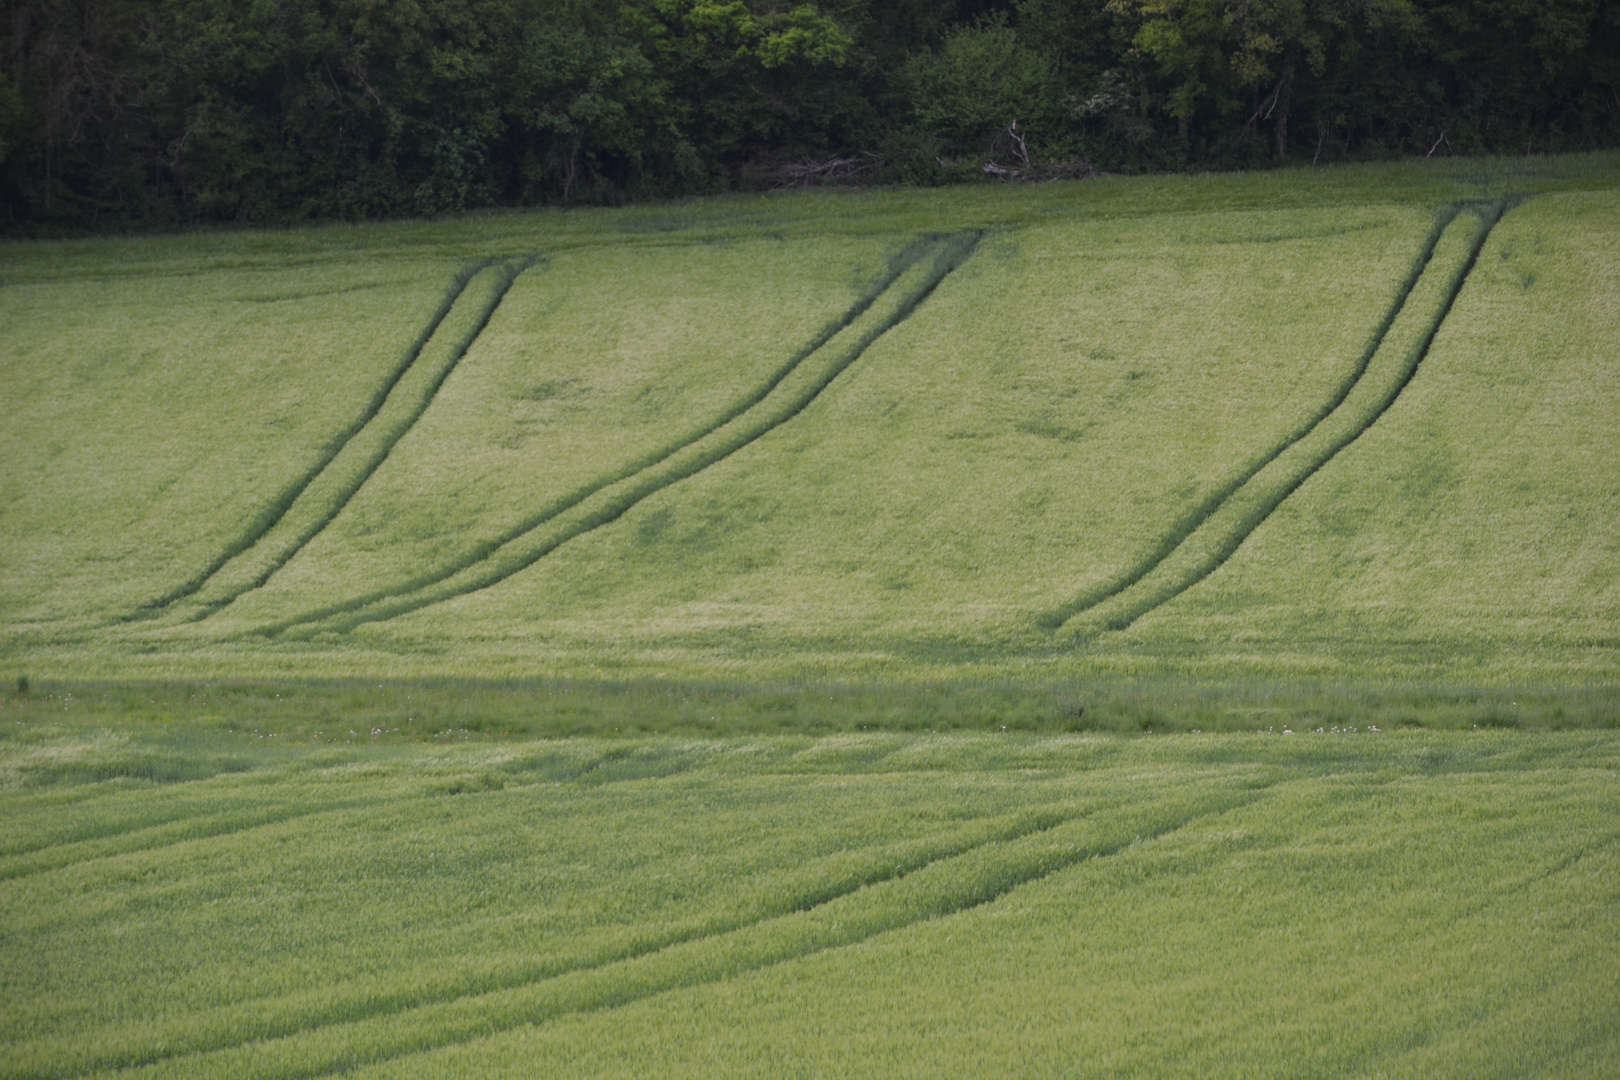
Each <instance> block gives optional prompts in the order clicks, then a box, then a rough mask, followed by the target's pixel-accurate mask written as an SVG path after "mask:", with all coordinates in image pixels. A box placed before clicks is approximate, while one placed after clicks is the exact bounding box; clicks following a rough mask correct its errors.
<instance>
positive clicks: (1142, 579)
mask: <svg viewBox="0 0 1620 1080" xmlns="http://www.w3.org/2000/svg"><path fill="white" fill-rule="evenodd" d="M1510 208H1511V206H1510V204H1509V203H1508V202H1507V201H1499V202H1493V203H1489V204H1485V205H1462V204H1459V205H1456V206H1452V207H1448V208H1447V209H1446V210H1445V211H1444V212H1442V214H1441V215H1440V216H1439V217H1438V218H1437V219H1436V224H1435V227H1434V229H1433V230H1431V232H1430V234H1429V236H1428V238H1427V240H1426V241H1425V243H1424V246H1423V249H1422V251H1421V253H1420V255H1419V257H1418V260H1417V262H1416V263H1415V264H1414V266H1413V268H1412V271H1411V273H1409V274H1408V276H1407V279H1406V280H1405V281H1404V282H1403V283H1402V287H1401V289H1400V290H1399V292H1398V293H1397V295H1396V298H1395V301H1394V302H1393V303H1392V304H1391V306H1390V309H1389V310H1388V311H1387V312H1386V313H1385V316H1384V318H1383V320H1382V322H1381V323H1380V325H1379V327H1378V329H1377V331H1376V332H1375V334H1374V336H1373V340H1372V343H1371V344H1370V345H1369V346H1368V348H1367V350H1366V351H1365V352H1364V353H1363V354H1362V357H1361V359H1360V361H1359V362H1358V363H1357V365H1356V367H1355V369H1354V370H1353V371H1352V372H1351V375H1350V377H1349V378H1347V379H1346V380H1345V381H1344V382H1343V383H1342V384H1341V385H1340V387H1339V388H1338V389H1337V390H1336V391H1335V393H1334V395H1333V396H1332V397H1331V398H1330V399H1329V400H1328V401H1327V403H1325V405H1324V406H1323V407H1322V408H1320V409H1318V410H1317V412H1316V413H1315V414H1314V415H1313V416H1312V417H1311V418H1310V419H1309V420H1308V421H1307V422H1306V423H1305V424H1303V425H1301V427H1299V428H1297V429H1295V431H1293V432H1290V433H1289V435H1288V436H1287V437H1286V438H1285V439H1284V440H1283V441H1281V442H1279V443H1278V444H1277V445H1276V446H1275V447H1274V448H1273V449H1272V450H1271V451H1270V452H1269V453H1267V454H1266V455H1265V456H1263V457H1262V458H1261V459H1259V460H1258V461H1257V462H1256V463H1255V464H1254V465H1252V466H1250V467H1249V468H1247V469H1245V470H1244V471H1243V472H1242V473H1241V474H1240V475H1239V476H1238V477H1236V478H1235V479H1234V480H1233V481H1231V482H1229V483H1228V484H1226V485H1224V486H1223V487H1222V488H1221V489H1220V490H1218V491H1217V492H1215V493H1214V494H1213V495H1211V496H1210V497H1209V498H1208V499H1206V500H1205V501H1204V502H1202V503H1200V504H1199V506H1198V507H1196V508H1195V509H1194V511H1192V512H1191V513H1190V514H1189V515H1188V516H1187V517H1186V518H1184V519H1183V520H1182V521H1181V522H1178V523H1177V527H1176V528H1175V529H1173V530H1172V531H1171V533H1170V535H1169V536H1168V537H1167V538H1166V539H1165V540H1164V541H1163V542H1162V543H1161V544H1159V545H1158V546H1157V547H1156V548H1154V550H1153V551H1152V552H1150V553H1149V555H1148V556H1147V557H1146V558H1144V559H1143V560H1141V561H1140V562H1138V563H1137V564H1135V565H1134V566H1132V567H1131V568H1130V569H1129V570H1128V571H1127V572H1126V573H1124V574H1122V575H1120V576H1119V577H1117V578H1115V579H1113V580H1112V581H1110V582H1108V583H1107V584H1105V585H1103V586H1101V587H1099V588H1097V589H1095V590H1093V591H1092V592H1090V593H1087V594H1086V595H1084V596H1082V597H1080V598H1079V599H1077V600H1075V601H1074V602H1072V603H1070V604H1068V605H1065V606H1064V607H1063V608H1060V609H1058V610H1057V611H1055V612H1053V613H1051V614H1050V615H1049V616H1047V617H1046V618H1045V619H1043V620H1042V624H1043V625H1044V626H1045V627H1046V628H1047V629H1059V628H1063V627H1065V626H1067V627H1068V629H1069V631H1070V632H1071V633H1074V634H1075V635H1076V636H1079V637H1085V636H1088V635H1091V634H1095V633H1100V632H1107V631H1115V630H1123V629H1126V628H1127V627H1129V626H1131V625H1132V624H1133V623H1134V622H1136V620H1137V619H1139V618H1141V617H1142V616H1143V615H1145V614H1147V613H1148V612H1149V611H1152V610H1153V609H1154V608H1157V607H1159V606H1161V605H1163V604H1165V603H1167V602H1169V601H1170V600H1173V599H1174V598H1175V597H1177V596H1179V595H1181V593H1183V592H1185V591H1186V590H1188V589H1190V588H1192V587H1193V586H1194V585H1196V584H1198V582H1200V581H1202V580H1204V578H1206V577H1208V576H1209V575H1210V574H1212V573H1214V572H1215V571H1216V570H1218V569H1219V568H1220V567H1221V566H1222V565H1223V564H1224V563H1225V562H1226V561H1227V560H1228V559H1229V558H1231V556H1232V555H1233V554H1234V553H1235V552H1236V551H1237V549H1238V548H1239V547H1241V546H1242V544H1243V542H1244V541H1245V540H1247V539H1248V537H1249V536H1250V535H1251V534H1252V533H1253V532H1254V530H1255V529H1257V528H1259V526H1260V524H1261V523H1262V522H1264V521H1265V519H1266V518H1268V517H1269V516H1270V515H1271V513H1272V512H1273V511H1274V510H1275V509H1276V508H1277V507H1278V506H1279V505H1281V504H1282V502H1283V501H1284V500H1285V499H1287V498H1288V496H1289V495H1291V494H1293V492H1294V491H1296V490H1297V489H1298V488H1299V487H1300V485H1302V484H1304V483H1305V481H1306V480H1308V479H1310V477H1311V476H1313V475H1315V473H1316V472H1317V471H1319V470H1320V469H1321V468H1322V467H1323V466H1324V465H1326V464H1327V463H1328V462H1329V461H1330V460H1332V459H1333V457H1334V456H1336V455H1337V454H1338V453H1339V451H1341V450H1343V449H1344V448H1345V447H1346V446H1349V445H1350V444H1351V443H1353V442H1354V441H1355V440H1356V439H1358V438H1360V437H1361V435H1362V434H1364V433H1365V432H1366V431H1367V430H1368V429H1369V428H1371V427H1372V425H1373V424H1375V423H1376V422H1377V421H1378V420H1379V418H1380V417H1382V416H1383V415H1384V413H1385V412H1387V411H1388V410H1389V408H1390V406H1391V405H1393V404H1394V402H1395V399H1396V398H1397V397H1399V396H1400V394H1401V392H1402V391H1403V390H1404V389H1405V388H1406V386H1407V384H1408V383H1410V382H1411V380H1412V378H1413V377H1414V376H1415V375H1416V373H1417V369H1418V366H1419V365H1420V364H1421V363H1422V361H1423V359H1424V357H1426V356H1427V355H1428V350H1429V346H1430V345H1431V344H1432V343H1433V341H1434V338H1435V335H1436V334H1437V333H1438V332H1439V329H1440V325H1441V323H1443V322H1444V321H1445V318H1446V316H1447V315H1448V314H1449V313H1450V311H1451V307H1452V305H1453V303H1454V302H1455V301H1456V298H1457V295H1458V294H1459V293H1460V292H1461V291H1462V287H1463V284H1464V283H1465V282H1466V281H1467V279H1468V275H1469V274H1470V273H1471V272H1472V270H1473V268H1474V264H1475V262H1476V261H1477V260H1478V258H1479V252H1480V250H1481V248H1482V247H1483V246H1484V244H1485V241H1486V239H1487V238H1488V237H1489V235H1490V232H1491V230H1492V229H1493V228H1494V227H1495V225H1496V223H1497V221H1498V220H1500V218H1501V217H1502V215H1503V214H1504V213H1505V212H1506V211H1507V210H1508V209H1510ZM1465 211H1467V212H1468V213H1470V214H1471V215H1473V216H1476V217H1477V218H1478V224H1477V227H1476V228H1475V230H1474V235H1473V238H1472V240H1471V241H1470V244H1469V247H1468V249H1467V253H1466V255H1465V256H1464V257H1463V259H1462V260H1461V261H1460V263H1458V264H1457V266H1456V268H1455V270H1454V271H1453V273H1452V275H1451V277H1450V280H1449V281H1448V282H1447V283H1446V285H1445V287H1444V291H1443V293H1442V295H1441V298H1440V303H1439V305H1438V307H1437V310H1436V313H1435V315H1434V316H1433V317H1432V318H1431V319H1430V320H1429V322H1428V324H1427V325H1426V326H1425V327H1424V328H1423V330H1422V331H1421V332H1420V334H1419V335H1418V338H1417V340H1416V342H1415V344H1414V346H1413V348H1412V349H1411V350H1410V351H1409V353H1408V354H1407V356H1406V357H1405V358H1404V360H1403V362H1402V363H1400V365H1399V366H1398V369H1397V371H1396V373H1395V374H1396V377H1395V378H1394V379H1393V380H1392V382H1391V384H1390V385H1389V386H1388V387H1387V388H1386V389H1385V391H1384V392H1383V393H1382V394H1380V395H1378V397H1377V398H1376V400H1375V401H1374V402H1373V403H1372V407H1371V408H1369V409H1368V410H1367V411H1366V413H1365V414H1364V415H1363V416H1362V417H1361V418H1360V419H1359V420H1358V421H1357V422H1355V423H1354V424H1352V425H1351V426H1350V427H1349V428H1348V429H1347V430H1346V431H1345V432H1342V433H1340V434H1339V435H1338V436H1336V437H1333V438H1331V439H1329V440H1327V441H1325V443H1324V445H1322V446H1320V447H1315V448H1311V447H1309V446H1308V441H1309V439H1310V437H1311V436H1312V435H1314V434H1317V433H1318V432H1320V431H1322V430H1324V429H1325V425H1326V424H1327V423H1328V421H1330V420H1334V419H1338V418H1339V414H1340V413H1341V412H1342V410H1343V408H1344V406H1345V404H1346V402H1347V401H1348V400H1349V399H1350V396H1351V394H1352V392H1354V391H1356V390H1357V389H1358V388H1361V387H1362V386H1363V385H1364V383H1365V377H1366V375H1367V372H1368V369H1369V367H1371V365H1372V361H1373V358H1374V357H1375V356H1377V355H1378V353H1379V351H1380V350H1381V349H1382V348H1383V347H1384V346H1385V344H1386V341H1387V339H1388V337H1389V333H1390V330H1391V328H1392V327H1394V325H1395V323H1396V320H1397V319H1398V318H1399V317H1400V315H1401V314H1402V312H1403V311H1404V309H1405V308H1406V307H1407V303H1408V301H1409V300H1410V298H1411V296H1412V293H1413V292H1414V291H1415V290H1416V289H1417V287H1418V284H1419V282H1420V281H1421V280H1422V278H1423V276H1424V274H1425V273H1426V272H1427V271H1429V270H1430V267H1431V263H1432V260H1433V258H1434V254H1435V250H1436V248H1437V247H1438V245H1439V243H1440V240H1441V237H1442V236H1443V235H1444V234H1445V232H1446V230H1447V229H1448V228H1450V227H1451V226H1452V225H1453V224H1454V222H1456V220H1457V218H1458V217H1459V215H1461V214H1462V213H1464V212H1465ZM1302 444H1305V445H1304V450H1303V451H1302V453H1303V456H1304V457H1305V460H1304V461H1302V462H1299V463H1295V464H1293V466H1292V468H1293V471H1292V473H1291V474H1289V475H1288V476H1287V477H1286V478H1285V479H1284V480H1283V481H1282V482H1280V483H1276V484H1275V486H1274V487H1273V488H1272V490H1271V491H1269V492H1261V491H1259V490H1258V488H1259V487H1262V486H1264V482H1265V477H1264V476H1263V475H1262V474H1263V473H1266V472H1267V471H1272V472H1275V471H1277V469H1279V468H1284V467H1287V466H1288V465H1289V464H1290V463H1289V462H1287V461H1285V460H1284V459H1285V456H1286V455H1288V454H1289V452H1290V451H1293V450H1295V449H1296V448H1297V447H1301V446H1302ZM1274 483H1275V482H1274ZM1245 499H1247V500H1250V501H1253V502H1254V504H1255V505H1254V506H1252V507H1250V508H1249V509H1248V510H1247V511H1245V512H1244V513H1243V514H1242V516H1241V518H1240V519H1239V521H1238V522H1236V523H1235V524H1234V525H1232V526H1231V527H1230V528H1229V529H1228V531H1227V534H1226V535H1225V536H1224V537H1222V538H1221V539H1220V540H1219V542H1217V543H1216V544H1215V545H1214V547H1213V549H1212V551H1211V552H1210V553H1209V554H1208V555H1207V556H1206V557H1204V558H1202V559H1200V560H1198V561H1197V562H1196V564H1195V565H1194V566H1192V567H1190V568H1188V569H1186V570H1184V571H1182V572H1181V573H1179V574H1176V575H1174V580H1172V581H1168V582H1163V581H1160V582H1155V581H1154V580H1152V579H1153V578H1155V577H1163V576H1166V574H1164V573H1157V574H1156V572H1157V571H1161V570H1162V569H1164V568H1165V567H1167V566H1168V565H1169V564H1170V563H1172V562H1173V561H1174V557H1175V556H1176V555H1178V554H1179V553H1180V552H1181V550H1182V549H1183V548H1184V547H1185V546H1186V545H1187V544H1188V542H1189V541H1191V540H1193V539H1194V538H1195V536H1197V535H1199V534H1201V533H1207V532H1208V531H1209V528H1212V527H1218V526H1219V525H1220V522H1219V520H1217V519H1218V515H1220V514H1221V513H1222V512H1223V511H1226V510H1229V509H1230V508H1231V507H1232V506H1235V505H1238V503H1239V502H1240V501H1243V500H1245ZM1133 591H1134V592H1135V593H1136V594H1139V595H1134V596H1133V595H1131V594H1132V593H1133ZM1116 598H1119V599H1120V600H1121V602H1120V603H1119V604H1116V605H1111V608H1112V610H1108V611H1107V612H1106V614H1102V615H1100V616H1098V617H1096V618H1092V619H1082V618H1081V617H1083V616H1086V615H1087V614H1092V615H1097V614H1098V611H1099V609H1102V608H1104V607H1105V605H1107V604H1108V602H1109V601H1111V600H1115V599H1116ZM1077 619H1081V622H1082V624H1081V625H1074V624H1075V621H1076V620H1077Z"/></svg>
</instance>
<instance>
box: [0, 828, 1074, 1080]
mask: <svg viewBox="0 0 1620 1080" xmlns="http://www.w3.org/2000/svg"><path fill="white" fill-rule="evenodd" d="M345 809H353V807H349V808H345ZM1095 812H1097V811H1096V808H1095V807H1092V808H1089V809H1088V808H1084V807H1077V806H1075V805H1073V804H1072V802H1070V803H1064V804H1056V805H1052V806H1047V807H1037V808H1035V809H1032V810H1024V811H1018V812H1014V813H1011V814H1004V815H998V816H987V817H983V818H978V819H974V820H972V821H970V822H969V823H967V825H966V826H965V827H964V828H962V829H961V830H959V831H958V832H957V834H956V835H954V836H951V837H948V838H944V839H941V840H934V841H932V842H930V839H929V838H924V839H922V840H918V841H914V842H912V843H911V844H910V845H909V846H911V847H913V848H916V849H917V850H915V851H913V852H911V853H910V854H909V855H906V854H901V855H899V856H897V857H894V858H889V857H887V855H886V854H885V853H886V852H888V851H889V850H890V849H893V848H896V847H901V846H906V845H904V842H902V843H895V844H879V845H873V846H872V847H871V848H868V849H864V852H865V853H866V854H868V855H869V856H870V857H873V858H876V859H877V861H876V862H874V864H873V865H871V866H868V867H866V868H864V870H858V871H856V872H851V873H849V874H846V875H845V877H844V878H843V879H841V880H837V879H835V880H832V881H826V882H821V883H811V884H809V885H807V886H806V887H804V888H802V889H800V890H797V891H796V892H795V893H794V894H793V895H791V896H789V897H788V898H786V899H785V900H784V901H782V902H779V903H775V904H770V905H765V906H763V908H762V909H761V910H758V911H755V912H753V913H750V917H746V918H742V919H736V920H729V921H721V922H719V923H715V922H710V923H708V924H706V925H705V924H698V925H695V926H690V927H687V928H684V929H679V930H675V931H671V932H667V933H665V934H663V935H662V936H660V937H656V938H654V939H653V940H651V941H648V942H645V943H643V944H641V945H639V946H637V947H632V948H628V949H623V950H620V951H618V952H616V953H613V952H610V953H609V954H608V955H606V956H603V957H601V958H599V959H595V960H593V961H591V962H588V963H576V964H567V963H565V964H560V965H556V966H553V967H549V968H548V967H547V966H546V965H543V964H542V965H539V970H534V969H531V970H529V971H526V972H522V973H518V974H517V975H516V976H515V977H511V978H507V979H499V978H494V979H486V980H484V981H483V983H482V984H481V985H476V986H473V987H471V988H465V987H463V988H459V989H457V990H456V991H455V992H454V993H450V994H438V995H435V994H431V993H430V994H417V995H415V996H410V995H393V996H391V997H385V998H374V999H373V1000H372V1001H371V1002H358V1003H353V1004H351V1005H349V1006H348V1007H347V1008H346V1009H345V1010H344V1013H343V1016H342V1018H341V1019H334V1020H328V1021H324V1022H323V1021H320V1020H316V1021H315V1022H313V1023H310V1022H305V1023H298V1024H291V1025H286V1026H281V1027H278V1026H275V1025H265V1026H263V1027H261V1028H260V1029H258V1030H256V1031H254V1032H253V1033H252V1034H250V1035H247V1036H246V1037H237V1038H233V1039H232V1040H231V1041H228V1042H226V1041H220V1042H217V1043H214V1044H202V1045H192V1046H190V1047H186V1048H183V1049H177V1050H173V1051H170V1052H167V1053H159V1054H149V1055H140V1054H133V1055H131V1054H127V1053H126V1055H125V1056H123V1057H116V1052H114V1053H112V1054H109V1055H106V1056H104V1058H103V1059H102V1060H99V1061H92V1062H81V1063H79V1064H78V1065H76V1066H73V1067H72V1070H71V1071H68V1072H62V1073H59V1074H57V1073H53V1074H52V1075H61V1076H68V1077H75V1078H77V1077H84V1076H88V1075H91V1074H93V1073H94V1072H96V1071H99V1070H106V1069H120V1070H123V1069H132V1068H145V1067H150V1066H156V1065H161V1064H162V1063H164V1062H169V1061H175V1060H178V1059H184V1058H193V1057H199V1056H203V1055H210V1054H219V1053H228V1052H230V1051H232V1050H238V1049H241V1048H242V1047H244V1046H246V1045H248V1044H250V1043H253V1042H260V1041H265V1040H272V1039H287V1038H296V1037H299V1036H302V1035H307V1034H310V1033H313V1032H318V1031H321V1030H322V1029H325V1028H330V1027H336V1026H340V1025H344V1024H353V1023H357V1022H365V1021H368V1020H370V1021H379V1020H384V1019H386V1018H388V1017H390V1016H395V1015H399V1014H403V1013H407V1012H410V1011H412V1010H414V1009H423V1008H433V1007H435V1006H443V1005H447V1004H452V1003H454V1002H457V1001H461V1000H465V999H470V998H475V997H481V996H486V995H489V994H498V993H503V992H512V991H519V990H522V989H523V988H525V987H531V986H535V985H538V984H541V983H545V982H549V981H551V980H554V979H560V978H565V977H569V976H578V975H581V974H588V973H590V972H593V971H598V970H602V969H605V968H609V967H612V966H614V965H616V964H624V963H630V962H633V961H636V960H640V959H643V958H645V957H648V956H653V955H656V954H658V953H661V952H665V951H667V950H669V949H673V948H677V947H680V946H687V945H698V944H701V943H703V942H705V941H710V940H713V939H717V938H723V937H725V936H726V935H729V934H737V933H740V932H744V931H747V930H749V929H751V928H753V927H755V926H759V925H761V924H763V923H767V922H770V921H772V920H774V919H781V918H785V917H789V916H792V915H795V914H801V913H804V912H808V911H813V910H815V909H817V908H820V907H823V906H825V905H827V904H829V903H832V902H834V901H836V900H838V899H841V898H842V897H845V896H850V895H853V894H854V893H856V892H859V891H860V890H861V889H865V888H870V887H872V886H874V885H882V884H884V883H885V882H890V881H895V880H898V879H900V878H903V877H906V876H908V875H910V874H914V873H916V872H918V871H920V870H924V869H926V868H928V867H929V866H933V865H935V864H936V863H940V862H944V861H947V860H949V859H954V858H960V857H962V856H964V855H969V854H972V853H973V852H975V851H978V850H980V849H983V848H986V847H990V846H992V845H995V844H1005V843H1010V842H1013V841H1016V840H1019V839H1022V838H1024V837H1027V836H1031V835H1035V834H1038V833H1042V832H1046V831H1049V830H1051V829H1053V828H1056V827H1057V826H1059V825H1062V824H1065V823H1068V822H1071V821H1077V820H1081V819H1084V818H1086V817H1088V816H1090V815H1091V814H1093V813H1095ZM964 834H969V835H964ZM879 856H882V857H881V858H878V857H879ZM366 1005H370V1006H371V1007H370V1008H366V1007H365V1006H366ZM169 1044H172V1040H171V1041H170V1043H168V1044H166V1045H169ZM408 1052H415V1051H408ZM114 1058H116V1060H114ZM0 1075H5V1076H7V1077H8V1078H9V1080H20V1078H22V1077H28V1076H31V1075H32V1074H28V1073H16V1074H0ZM311 1075H313V1074H311Z"/></svg>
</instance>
